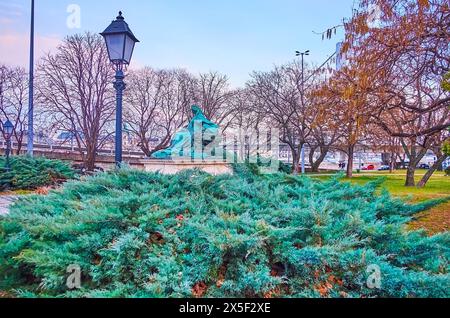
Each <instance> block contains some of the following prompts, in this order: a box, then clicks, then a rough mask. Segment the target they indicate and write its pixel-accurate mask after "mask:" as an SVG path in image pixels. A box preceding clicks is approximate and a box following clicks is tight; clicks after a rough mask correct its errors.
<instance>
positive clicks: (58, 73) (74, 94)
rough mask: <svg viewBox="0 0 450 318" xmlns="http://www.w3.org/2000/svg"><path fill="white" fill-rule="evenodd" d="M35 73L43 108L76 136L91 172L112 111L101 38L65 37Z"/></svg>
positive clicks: (108, 134)
mask: <svg viewBox="0 0 450 318" xmlns="http://www.w3.org/2000/svg"><path fill="white" fill-rule="evenodd" d="M37 74H38V75H37V76H38V81H37V83H38V86H37V89H38V92H39V97H40V102H41V104H42V106H43V107H46V108H48V109H49V110H51V112H49V114H52V121H53V122H58V123H59V126H60V127H61V129H64V130H66V131H68V132H71V133H72V134H73V135H74V136H75V138H76V141H77V144H78V148H79V149H80V151H81V154H82V156H83V159H84V163H85V166H86V168H87V169H88V170H93V169H94V167H95V161H96V156H97V151H98V150H99V149H100V148H101V147H102V146H103V145H104V143H105V142H106V141H108V140H109V139H110V137H111V135H112V129H111V127H110V126H111V125H110V124H111V120H112V117H113V115H114V109H115V108H114V94H113V91H112V84H111V83H112V81H113V72H112V68H111V66H110V62H109V58H108V54H107V52H106V47H105V45H104V41H103V39H102V38H101V37H100V36H99V35H95V34H91V33H85V34H83V35H74V36H69V37H67V38H66V39H65V40H64V42H63V44H61V45H60V46H59V47H58V48H57V51H56V53H54V54H48V55H47V56H46V57H44V58H43V59H42V61H41V63H40V65H39V68H38V72H37ZM82 148H85V149H86V151H85V152H84V151H83V150H82Z"/></svg>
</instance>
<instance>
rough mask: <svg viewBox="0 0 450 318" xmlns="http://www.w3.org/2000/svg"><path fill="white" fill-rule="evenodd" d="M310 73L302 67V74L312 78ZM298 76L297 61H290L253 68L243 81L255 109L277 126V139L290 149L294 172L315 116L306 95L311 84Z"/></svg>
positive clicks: (311, 104) (298, 164)
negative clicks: (269, 67) (262, 69)
mask: <svg viewBox="0 0 450 318" xmlns="http://www.w3.org/2000/svg"><path fill="white" fill-rule="evenodd" d="M311 73H312V71H311V70H310V69H307V70H305V76H304V78H308V77H310V78H313V79H312V80H314V77H313V76H310V75H311ZM302 77H303V76H302V70H301V65H299V64H298V63H291V64H289V65H285V66H281V67H275V69H274V70H272V71H270V72H254V73H253V74H252V80H251V81H250V82H249V83H248V84H247V86H248V89H249V91H250V92H251V93H252V94H253V95H254V97H255V109H256V110H257V112H260V113H262V114H263V116H264V117H265V118H267V120H268V121H269V124H270V125H271V126H272V127H275V128H278V129H279V130H280V141H281V142H283V143H285V144H287V145H288V146H289V148H290V149H291V152H292V154H293V166H294V173H297V172H298V171H299V170H300V155H301V150H302V148H303V146H304V145H305V144H306V143H307V142H308V138H309V137H310V135H311V133H312V123H313V122H315V120H316V116H317V112H316V111H315V110H314V105H313V102H312V101H311V98H308V95H309V89H311V88H312V87H313V85H306V84H308V83H303V82H302ZM312 80H311V81H312Z"/></svg>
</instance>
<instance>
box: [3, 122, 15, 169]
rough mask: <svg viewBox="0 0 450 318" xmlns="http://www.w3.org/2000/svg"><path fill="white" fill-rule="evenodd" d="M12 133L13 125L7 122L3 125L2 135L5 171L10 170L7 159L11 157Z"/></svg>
mask: <svg viewBox="0 0 450 318" xmlns="http://www.w3.org/2000/svg"><path fill="white" fill-rule="evenodd" d="M13 131H14V125H13V124H12V123H11V122H10V121H9V120H7V121H6V122H4V123H3V133H4V135H5V139H6V152H5V155H6V171H9V170H10V169H11V167H10V163H9V157H10V155H11V137H12V134H13Z"/></svg>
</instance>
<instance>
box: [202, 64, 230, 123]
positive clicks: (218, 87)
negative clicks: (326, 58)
mask: <svg viewBox="0 0 450 318" xmlns="http://www.w3.org/2000/svg"><path fill="white" fill-rule="evenodd" d="M233 94H234V92H233V91H232V90H230V87H229V84H228V77H227V76H226V75H222V74H220V73H218V72H209V73H205V74H200V76H199V78H198V79H197V81H196V102H197V103H198V104H199V105H200V106H201V108H202V109H203V112H204V113H205V115H206V117H208V118H209V119H211V120H212V121H214V122H215V123H217V124H218V125H219V126H221V128H222V130H226V129H227V128H228V127H229V125H230V124H231V121H232V119H233V116H232V115H233V112H234V109H233V108H232V107H230V103H229V101H230V98H231V97H232V96H233Z"/></svg>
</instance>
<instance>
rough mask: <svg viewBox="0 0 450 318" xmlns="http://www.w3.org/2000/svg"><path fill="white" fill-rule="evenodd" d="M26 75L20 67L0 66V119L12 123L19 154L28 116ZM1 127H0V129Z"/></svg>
mask: <svg viewBox="0 0 450 318" xmlns="http://www.w3.org/2000/svg"><path fill="white" fill-rule="evenodd" d="M27 105H28V75H27V73H26V71H25V69H23V68H20V67H14V68H11V67H7V66H3V65H2V66H0V121H1V119H2V118H1V117H3V120H4V121H6V120H10V121H11V122H12V123H14V130H13V139H14V140H15V142H16V145H17V148H16V152H17V154H20V152H21V150H22V147H23V143H24V138H25V135H26V127H27V116H28V108H27ZM1 129H2V128H1V127H0V130H1Z"/></svg>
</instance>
